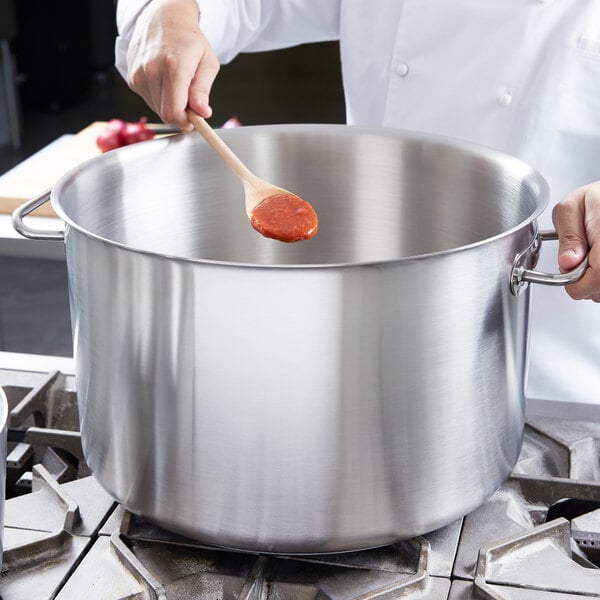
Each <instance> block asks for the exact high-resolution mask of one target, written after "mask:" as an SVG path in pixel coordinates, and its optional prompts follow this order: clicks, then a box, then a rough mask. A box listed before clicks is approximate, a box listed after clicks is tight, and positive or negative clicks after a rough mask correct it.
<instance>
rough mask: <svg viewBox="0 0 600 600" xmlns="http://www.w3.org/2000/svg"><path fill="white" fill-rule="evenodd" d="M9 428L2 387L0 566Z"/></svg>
mask: <svg viewBox="0 0 600 600" xmlns="http://www.w3.org/2000/svg"><path fill="white" fill-rule="evenodd" d="M7 427H8V400H7V399H6V394H5V393H4V390H3V389H2V388H1V387H0V565H2V555H3V552H4V508H5V507H4V499H5V496H6V493H5V491H6V455H7V453H8V449H7V446H6V443H7Z"/></svg>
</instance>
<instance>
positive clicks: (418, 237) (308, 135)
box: [14, 125, 585, 553]
mask: <svg viewBox="0 0 600 600" xmlns="http://www.w3.org/2000/svg"><path fill="white" fill-rule="evenodd" d="M221 135H222V136H223V138H224V139H225V140H226V141H227V143H228V144H230V145H231V147H232V148H233V149H234V151H235V152H236V153H238V154H239V155H240V157H241V158H242V159H243V160H244V161H245V162H246V163H247V164H248V165H249V167H250V168H251V169H252V170H253V171H254V172H256V173H257V174H258V175H259V176H260V177H263V178H264V179H267V180H269V181H273V182H274V183H276V184H278V185H281V186H284V187H285V188H287V189H290V190H293V191H294V192H296V193H298V194H299V195H300V196H302V197H304V198H306V199H308V200H309V201H310V202H311V203H312V204H313V206H315V208H316V210H317V212H318V214H319V217H320V228H319V234H318V235H317V237H316V238H315V239H313V240H311V241H307V242H302V243H299V244H292V245H286V244H281V243H279V242H275V241H272V240H267V239H264V238H262V237H261V236H259V235H258V234H257V233H256V232H255V231H254V230H252V229H251V227H250V226H249V224H248V220H247V217H246V215H245V212H244V205H243V194H242V188H241V185H240V183H239V181H238V180H237V179H236V178H235V176H234V175H232V174H231V173H230V172H229V171H228V169H227V167H225V166H224V165H223V164H222V163H221V161H220V159H219V158H218V157H216V156H215V155H214V153H213V152H212V151H211V150H210V149H209V147H208V146H207V145H206V144H205V143H204V142H203V141H202V140H201V139H200V138H199V137H197V136H196V135H194V134H192V135H185V136H179V137H175V138H171V139H163V140H157V141H153V142H149V143H144V144H139V145H137V146H131V147H127V148H124V149H122V150H118V151H115V152H111V153H108V154H105V155H103V156H100V157H98V158H94V159H92V160H91V161H88V162H86V163H84V164H83V165H81V166H80V167H78V168H75V169H74V170H72V171H71V172H69V173H68V174H67V175H65V176H64V177H62V178H61V179H60V181H59V182H58V183H57V184H56V185H55V187H54V189H53V191H52V194H51V201H52V205H53V207H54V209H55V210H56V212H57V213H58V214H59V216H60V217H61V218H62V219H63V221H64V222H65V224H66V227H65V230H64V232H63V231H46V232H40V231H36V230H33V229H31V228H29V227H28V226H26V225H25V224H24V222H23V217H24V216H25V215H26V214H28V213H29V212H30V211H31V210H32V209H33V208H34V207H35V206H37V205H39V204H41V203H43V202H45V201H47V200H48V195H45V196H42V197H40V198H38V199H36V200H34V201H33V202H30V203H28V204H27V205H25V206H23V207H21V208H20V209H18V210H17V211H16V212H15V215H14V222H15V227H16V228H17V229H18V230H19V231H20V232H21V233H22V234H24V235H26V236H29V237H34V238H41V239H60V240H62V239H63V238H64V242H65V244H66V253H67V261H68V272H69V284H70V294H71V310H72V321H73V332H74V347H75V357H76V368H77V388H78V398H79V404H80V413H81V432H82V439H83V445H84V452H85V456H86V460H87V462H88V463H89V465H90V467H91V468H92V469H93V471H94V474H95V475H96V477H97V478H98V480H99V481H100V482H101V483H102V485H103V486H104V487H105V488H106V489H107V490H109V491H110V492H111V493H112V494H113V495H114V497H115V498H116V499H117V500H118V501H119V502H122V503H123V504H124V505H125V506H126V507H127V508H129V509H130V510H132V511H133V512H136V513H140V514H142V515H145V516H146V517H149V518H151V519H153V520H154V521H156V522H157V523H158V524H160V525H162V526H164V527H166V528H168V529H172V530H174V531H177V532H180V533H182V534H185V535H187V536H190V537H193V538H197V539H200V540H203V541H205V542H208V543H213V544H218V545H221V546H228V547H233V548H239V549H250V550H260V551H266V552H285V553H293V552H308V553H312V552H333V551H343V550H352V549H358V548H365V547H370V546H377V545H380V544H387V543H390V542H393V541H395V540H398V539H401V538H408V537H412V536H415V535H418V534H421V533H423V532H426V531H429V530H433V529H436V528H438V527H441V526H443V525H445V524H447V523H449V522H451V521H452V520H454V519H456V518H457V517H459V516H461V515H463V514H465V513H467V512H469V511H470V510H472V509H474V508H475V507H476V506H478V505H479V504H480V503H482V502H483V501H484V500H486V499H487V498H488V497H489V496H490V495H491V494H492V493H493V492H494V490H495V489H496V488H497V487H498V486H499V485H500V484H501V483H502V482H503V481H504V480H505V478H506V477H508V475H509V473H510V472H511V469H512V467H513V465H514V463H515V461H516V459H517V456H518V454H519V450H520V446H521V437H522V432H523V422H524V396H523V388H524V373H525V365H526V347H527V321H528V304H529V290H528V289H527V281H529V280H532V279H542V280H543V281H544V282H546V283H558V284H564V283H567V282H569V281H572V280H575V279H577V278H578V277H580V276H581V274H582V272H583V268H585V265H582V267H581V268H580V269H579V271H578V272H577V273H573V274H570V275H567V276H562V275H540V274H536V273H535V272H531V269H532V268H533V267H534V265H535V261H536V257H537V252H538V249H539V244H540V236H539V235H538V233H537V229H536V217H537V216H538V215H539V214H540V212H541V211H542V210H543V208H544V206H545V203H546V197H547V186H546V183H545V181H544V180H543V178H542V177H541V176H540V175H539V174H538V173H536V172H534V171H533V170H532V169H531V168H530V167H528V166H527V165H525V164H523V163H522V162H520V161H518V160H516V159H514V158H511V157H509V156H505V155H502V154H499V153H496V152H492V151H490V150H487V149H484V148H481V147H477V146H472V145H468V144H463V143H458V142H454V141H452V140H449V139H441V138H435V137H425V136H419V135H409V134H407V133H402V132H398V131H385V130H368V129H361V128H352V127H346V126H326V125H324V126H270V127H247V128H241V129H236V130H224V131H221ZM513 263H514V264H513ZM511 288H512V291H511ZM519 292H520V293H519Z"/></svg>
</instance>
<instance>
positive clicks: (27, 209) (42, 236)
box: [12, 190, 65, 240]
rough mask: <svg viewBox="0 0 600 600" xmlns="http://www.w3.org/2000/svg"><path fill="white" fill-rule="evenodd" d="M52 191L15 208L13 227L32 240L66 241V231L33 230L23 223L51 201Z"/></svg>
mask: <svg viewBox="0 0 600 600" xmlns="http://www.w3.org/2000/svg"><path fill="white" fill-rule="evenodd" d="M51 191H52V190H47V191H46V192H44V193H43V194H41V195H40V196H37V197H35V198H34V199H33V200H28V201H27V202H25V203H23V204H21V206H18V207H17V208H15V210H14V211H13V214H12V224H13V227H14V228H15V229H16V230H17V231H18V232H19V233H20V234H21V235H22V236H24V237H26V238H29V239H32V240H64V239H65V232H64V231H44V230H41V229H32V228H30V227H27V225H25V223H24V222H23V218H24V217H26V216H27V215H28V214H29V213H31V212H33V211H34V210H35V209H36V208H39V207H40V206H41V205H42V204H45V203H46V202H48V200H50V193H51Z"/></svg>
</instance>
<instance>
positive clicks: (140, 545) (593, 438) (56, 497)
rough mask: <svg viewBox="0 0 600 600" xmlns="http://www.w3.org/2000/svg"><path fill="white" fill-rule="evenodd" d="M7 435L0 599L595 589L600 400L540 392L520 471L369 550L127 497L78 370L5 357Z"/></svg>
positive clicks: (299, 598) (587, 592)
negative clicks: (183, 525)
mask: <svg viewBox="0 0 600 600" xmlns="http://www.w3.org/2000/svg"><path fill="white" fill-rule="evenodd" d="M0 386H2V387H3V388H4V391H5V393H6V395H7V397H8V402H9V409H10V417H9V447H8V457H7V498H8V499H7V501H6V515H5V527H4V540H5V553H4V563H3V566H2V572H1V577H0V595H1V596H2V598H3V600H21V599H23V600H25V599H27V600H35V599H40V600H41V599H50V598H52V599H53V598H57V599H59V600H66V599H78V600H80V599H81V598H85V599H86V600H100V599H102V600H117V599H119V600H124V599H135V600H141V599H161V600H162V599H177V600H187V599H199V600H203V599H211V600H217V599H224V600H225V599H231V600H234V599H235V600H325V599H329V600H342V599H343V600H349V599H356V600H358V599H360V600H374V599H378V600H391V599H396V598H408V599H415V600H418V599H422V598H423V599H425V598H427V599H428V600H472V599H473V600H474V599H481V598H484V599H493V600H503V599H510V600H530V599H531V600H533V599H537V600H570V599H579V600H582V599H583V598H586V599H588V598H600V407H597V406H589V405H574V404H569V403H558V402H544V401H535V400H531V401H530V402H529V403H528V416H527V426H526V432H525V440H524V444H523V449H522V452H521V455H520V458H519V461H518V463H517V465H516V467H515V469H514V472H513V474H512V476H511V478H510V479H509V480H508V481H507V482H506V483H505V484H504V485H503V486H502V487H501V488H500V489H499V490H498V491H497V492H496V493H495V494H494V495H493V496H492V498H490V500H489V501H488V502H486V503H485V504H484V505H482V506H481V507H479V508H478V509H477V510H475V511H474V512H472V513H470V514H468V515H467V516H465V517H464V518H462V519H460V520H458V521H456V522H454V523H451V524H450V525H448V526H447V527H444V528H443V529H440V530H438V531H434V532H432V533H429V534H427V535H424V536H421V537H418V538H415V539H411V540H407V541H402V542H399V543H397V544H394V545H392V546H387V547H384V548H376V549H372V550H367V551H361V552H353V553H345V554H328V555H318V556H272V555H261V554H253V553H249V552H243V553H242V552H233V551H231V550H226V549H221V548H217V547H209V546H205V545H202V544H199V543H197V542H195V541H194V540H190V539H187V538H184V537H182V536H180V535H176V534H173V533H170V532H167V531H165V530H163V529H160V528H159V527H157V526H155V525H153V524H152V523H151V522H149V521H147V520H145V519H144V518H142V517H140V516H137V515H134V514H131V513H129V512H128V511H127V510H125V509H124V508H123V507H122V506H120V505H118V504H117V503H116V502H115V501H114V500H113V499H112V498H111V497H110V496H109V495H108V494H107V493H106V492H105V491H104V490H103V489H102V488H101V486H100V485H99V484H98V482H97V481H96V480H95V479H94V476H93V475H92V474H91V473H90V471H89V469H88V467H87V465H86V464H85V460H84V458H83V455H82V451H81V440H80V436H79V432H78V423H79V421H78V414H77V396H76V391H75V379H74V376H73V375H72V374H68V373H63V372H61V371H48V372H40V371H27V370H24V369H22V368H20V369H16V368H14V369H13V368H5V369H0Z"/></svg>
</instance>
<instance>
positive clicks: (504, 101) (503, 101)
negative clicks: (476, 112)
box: [498, 92, 512, 106]
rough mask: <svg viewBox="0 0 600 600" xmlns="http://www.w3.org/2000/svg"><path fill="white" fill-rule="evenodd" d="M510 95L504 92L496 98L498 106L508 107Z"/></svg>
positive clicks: (510, 100) (510, 99)
mask: <svg viewBox="0 0 600 600" xmlns="http://www.w3.org/2000/svg"><path fill="white" fill-rule="evenodd" d="M511 102H512V95H511V93H510V92H504V93H502V94H500V95H499V96H498V104H499V105H500V106H510V103H511Z"/></svg>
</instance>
